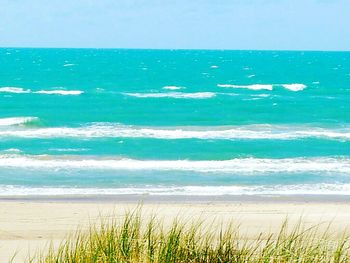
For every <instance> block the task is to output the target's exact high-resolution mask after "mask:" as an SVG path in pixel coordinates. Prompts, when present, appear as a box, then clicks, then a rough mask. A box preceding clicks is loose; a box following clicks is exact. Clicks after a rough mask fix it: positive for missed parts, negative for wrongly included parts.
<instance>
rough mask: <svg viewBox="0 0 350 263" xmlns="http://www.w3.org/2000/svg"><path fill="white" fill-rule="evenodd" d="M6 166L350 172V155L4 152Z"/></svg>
mask: <svg viewBox="0 0 350 263" xmlns="http://www.w3.org/2000/svg"><path fill="white" fill-rule="evenodd" d="M0 167H2V168H16V169H18V168H38V169H56V170H57V169H62V170H65V169H81V170H89V169H94V170H131V171H137V170H154V171H193V172H216V173H217V172H220V173H253V174H255V173H258V174H261V173H276V172H285V173H287V172H288V173H297V172H303V173H304V172H331V173H342V174H350V159H348V158H284V159H263V158H237V159H231V160H223V161H217V160H215V161H214V160H209V161H190V160H135V159H115V158H110V159H104V158H103V159H98V158H83V157H81V156H69V157H68V156H66V157H65V156H63V157H57V156H50V155H36V156H34V155H16V154H13V155H11V154H4V155H0Z"/></svg>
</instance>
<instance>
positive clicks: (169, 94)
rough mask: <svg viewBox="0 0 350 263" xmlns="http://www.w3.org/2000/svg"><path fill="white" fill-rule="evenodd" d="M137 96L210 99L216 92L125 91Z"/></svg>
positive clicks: (129, 94) (128, 94)
mask: <svg viewBox="0 0 350 263" xmlns="http://www.w3.org/2000/svg"><path fill="white" fill-rule="evenodd" d="M123 94H124V95H127V96H131V97H136V98H174V99H208V98H212V97H215V96H216V94H215V93H214V92H194V93H184V92H167V93H123Z"/></svg>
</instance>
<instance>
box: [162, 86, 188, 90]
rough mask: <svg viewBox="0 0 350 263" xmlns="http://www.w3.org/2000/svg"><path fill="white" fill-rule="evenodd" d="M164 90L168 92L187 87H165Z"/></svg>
mask: <svg viewBox="0 0 350 263" xmlns="http://www.w3.org/2000/svg"><path fill="white" fill-rule="evenodd" d="M163 89H167V90H180V89H186V88H185V87H181V86H164V87H163Z"/></svg>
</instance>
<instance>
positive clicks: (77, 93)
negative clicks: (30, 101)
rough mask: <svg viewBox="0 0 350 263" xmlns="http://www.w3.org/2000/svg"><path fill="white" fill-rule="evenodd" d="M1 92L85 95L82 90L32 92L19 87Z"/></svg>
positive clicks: (4, 89)
mask: <svg viewBox="0 0 350 263" xmlns="http://www.w3.org/2000/svg"><path fill="white" fill-rule="evenodd" d="M0 92H3V93H17V94H21V93H36V94H49V95H80V94H82V93H84V91H81V90H39V91H32V90H30V89H23V88H18V87H1V88H0Z"/></svg>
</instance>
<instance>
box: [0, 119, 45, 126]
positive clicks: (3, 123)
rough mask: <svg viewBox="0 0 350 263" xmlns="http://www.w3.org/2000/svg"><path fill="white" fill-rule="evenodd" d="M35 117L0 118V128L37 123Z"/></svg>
mask: <svg viewBox="0 0 350 263" xmlns="http://www.w3.org/2000/svg"><path fill="white" fill-rule="evenodd" d="M38 120H39V118H37V117H13V118H0V126H13V125H21V124H26V123H30V122H33V121H38Z"/></svg>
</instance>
